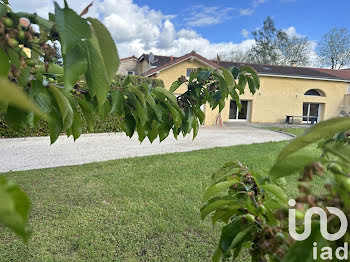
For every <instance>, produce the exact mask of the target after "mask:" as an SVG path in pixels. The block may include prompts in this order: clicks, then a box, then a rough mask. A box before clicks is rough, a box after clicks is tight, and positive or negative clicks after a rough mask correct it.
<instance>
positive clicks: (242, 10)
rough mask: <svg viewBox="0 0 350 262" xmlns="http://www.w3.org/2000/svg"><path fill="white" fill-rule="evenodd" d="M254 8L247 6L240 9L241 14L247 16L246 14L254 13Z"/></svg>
mask: <svg viewBox="0 0 350 262" xmlns="http://www.w3.org/2000/svg"><path fill="white" fill-rule="evenodd" d="M254 11H255V10H254V9H251V8H246V9H242V8H241V9H239V14H240V15H242V16H246V15H251V14H253V13H254Z"/></svg>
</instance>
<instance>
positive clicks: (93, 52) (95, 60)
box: [84, 34, 110, 107]
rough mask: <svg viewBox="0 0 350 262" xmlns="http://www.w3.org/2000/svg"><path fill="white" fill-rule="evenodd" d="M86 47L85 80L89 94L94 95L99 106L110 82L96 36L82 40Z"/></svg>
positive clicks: (102, 102) (104, 98) (101, 104)
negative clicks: (86, 65)
mask: <svg viewBox="0 0 350 262" xmlns="http://www.w3.org/2000/svg"><path fill="white" fill-rule="evenodd" d="M84 45H85V48H86V55H87V62H88V70H87V72H86V73H85V77H86V82H87V85H88V87H89V91H90V94H91V96H93V97H94V96H96V98H97V102H98V105H99V107H101V106H103V104H104V102H105V101H106V98H107V94H108V92H109V90H110V82H109V81H108V77H107V74H106V68H105V66H104V62H103V58H102V54H101V50H100V47H99V44H98V40H97V38H96V36H95V35H94V34H93V35H92V37H91V38H90V39H88V40H86V41H84Z"/></svg>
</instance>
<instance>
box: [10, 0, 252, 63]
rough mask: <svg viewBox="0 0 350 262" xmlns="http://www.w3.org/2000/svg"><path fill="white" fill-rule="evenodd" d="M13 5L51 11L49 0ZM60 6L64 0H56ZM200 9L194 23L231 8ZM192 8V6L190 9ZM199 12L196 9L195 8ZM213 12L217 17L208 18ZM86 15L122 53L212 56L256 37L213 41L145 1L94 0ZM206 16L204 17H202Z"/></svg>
mask: <svg viewBox="0 0 350 262" xmlns="http://www.w3.org/2000/svg"><path fill="white" fill-rule="evenodd" d="M13 2H15V4H14V5H13V6H12V7H13V8H14V10H16V11H27V12H38V13H39V14H40V15H42V16H44V17H47V13H48V12H49V11H50V12H53V11H54V5H53V1H52V0H31V1H28V0H14V1H13ZM58 2H59V4H60V5H61V7H62V6H63V0H59V1H58ZM90 2H91V0H80V1H73V0H70V1H69V0H68V4H69V6H70V7H71V8H72V9H74V10H75V11H76V12H78V13H80V12H81V11H82V10H83V9H84V8H85V6H87V5H88V4H89V3H90ZM196 10H197V11H198V10H202V11H203V12H202V13H201V14H202V15H199V17H202V18H203V19H202V20H200V21H201V22H200V23H199V22H197V23H195V21H194V20H192V22H191V20H187V22H188V23H192V24H194V25H197V26H199V25H204V24H207V25H208V24H215V23H220V22H222V21H223V19H224V20H225V19H228V17H229V13H230V12H231V11H232V10H233V9H232V8H231V9H230V8H220V9H219V8H217V7H209V8H208V7H207V8H204V7H203V6H202V7H201V8H198V6H197V9H196ZM193 12H195V10H193ZM197 13H198V14H199V12H197ZM214 14H215V15H216V16H217V17H218V18H215V17H213V19H212V20H210V19H209V17H210V15H213V16H214ZM88 16H93V17H97V18H99V19H100V20H101V21H102V22H103V23H104V25H105V26H106V27H107V28H108V30H109V31H110V32H111V35H112V37H113V39H114V40H115V42H116V44H117V48H118V52H119V55H120V56H121V57H126V56H131V55H136V56H139V55H141V54H142V53H148V52H153V53H155V54H160V55H174V56H181V55H184V54H186V53H188V52H191V51H193V50H194V51H196V52H198V53H199V54H201V55H203V56H205V57H208V58H213V57H215V56H216V54H217V53H223V52H229V51H230V50H243V51H245V50H248V49H249V48H251V46H252V45H254V44H255V41H254V40H252V39H246V40H244V41H243V42H241V43H234V42H220V43H213V42H211V41H209V40H208V39H206V38H204V37H203V36H202V35H200V34H199V33H198V32H197V31H195V30H192V29H189V28H178V29H176V27H175V25H174V23H173V21H172V19H174V17H175V16H174V15H173V14H164V13H163V12H161V11H159V10H154V9H151V8H150V7H148V6H146V5H144V6H141V5H138V4H136V3H135V2H133V1H132V0H118V1H115V0H100V1H97V0H96V1H95V3H94V5H93V6H92V7H91V8H90V9H89V13H88ZM205 17H206V19H204V18H205Z"/></svg>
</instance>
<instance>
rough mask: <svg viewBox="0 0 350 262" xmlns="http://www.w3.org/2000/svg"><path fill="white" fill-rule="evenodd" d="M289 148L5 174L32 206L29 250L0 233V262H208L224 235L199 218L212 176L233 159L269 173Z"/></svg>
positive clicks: (258, 147) (275, 145)
mask: <svg viewBox="0 0 350 262" xmlns="http://www.w3.org/2000/svg"><path fill="white" fill-rule="evenodd" d="M286 143H287V142H270V143H264V144H253V145H242V146H236V147H227V148H214V149H208V150H199V151H193V152H187V153H175V154H165V155H157V156H149V157H139V158H130V159H122V160H114V161H108V162H102V163H93V164H86V165H81V166H74V167H62V168H52V169H44V170H33V171H26V172H11V173H6V174H5V176H6V177H8V178H10V179H11V180H13V181H15V182H17V183H19V184H20V185H21V186H22V188H23V189H24V190H25V191H26V192H27V193H28V194H29V196H30V198H31V199H32V210H31V214H30V225H29V226H30V228H31V229H32V230H33V234H32V238H31V240H30V242H29V244H28V245H27V246H26V245H24V244H23V243H22V242H21V241H20V240H19V239H18V238H16V237H15V236H14V235H13V234H12V233H11V232H9V231H8V230H6V229H3V228H2V229H1V231H0V258H1V261H4V260H5V261H112V260H113V261H123V262H124V261H162V262H163V261H211V256H212V254H213V252H214V251H215V247H216V245H217V242H218V239H219V233H220V230H219V228H218V227H217V226H215V227H213V226H212V225H211V223H210V221H209V219H207V220H205V221H204V222H201V220H200V216H199V209H200V207H201V205H202V197H203V192H204V190H205V188H206V187H207V186H208V185H209V183H210V175H211V174H212V173H213V172H214V171H216V170H217V169H218V168H220V167H221V166H222V165H223V164H224V163H225V162H227V161H232V160H239V161H241V162H242V163H245V164H247V165H249V166H250V167H252V168H256V169H268V168H270V167H271V166H272V164H273V162H274V160H275V158H276V156H277V154H278V152H279V151H280V150H281V149H282V147H283V146H284V145H285V144H286ZM116 147H118V145H116ZM310 153H317V154H318V152H316V150H315V149H310ZM288 185H289V188H288V194H289V195H290V196H293V195H294V194H295V193H296V191H295V189H296V178H295V177H291V178H288ZM317 186H320V185H317ZM240 261H249V260H248V259H246V258H244V256H243V257H242V258H241V259H240Z"/></svg>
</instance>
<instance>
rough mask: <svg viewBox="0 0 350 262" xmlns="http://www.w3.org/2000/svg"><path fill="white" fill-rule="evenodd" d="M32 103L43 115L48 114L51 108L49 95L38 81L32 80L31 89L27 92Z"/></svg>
mask: <svg viewBox="0 0 350 262" xmlns="http://www.w3.org/2000/svg"><path fill="white" fill-rule="evenodd" d="M29 94H30V97H31V98H32V100H33V102H34V103H35V104H36V105H37V106H38V107H39V108H40V109H41V110H42V111H43V112H44V113H45V114H48V113H49V112H50V110H51V107H52V102H51V98H50V94H49V92H48V91H47V89H46V88H45V87H44V86H43V84H42V82H41V81H40V80H32V88H31V89H30V90H29Z"/></svg>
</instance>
